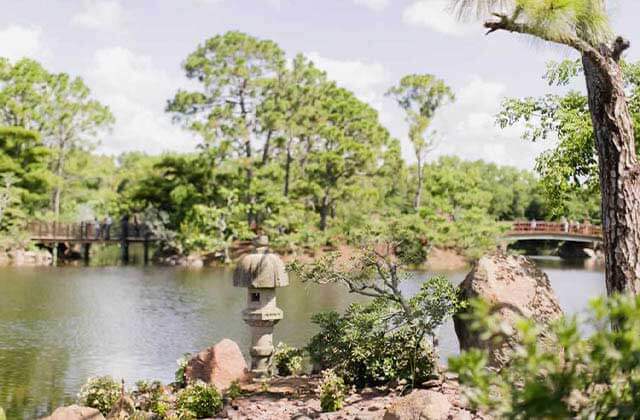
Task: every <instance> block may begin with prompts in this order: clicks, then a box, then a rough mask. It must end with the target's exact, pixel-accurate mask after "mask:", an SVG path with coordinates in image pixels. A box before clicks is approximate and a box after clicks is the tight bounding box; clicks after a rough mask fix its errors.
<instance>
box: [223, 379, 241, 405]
mask: <svg viewBox="0 0 640 420" xmlns="http://www.w3.org/2000/svg"><path fill="white" fill-rule="evenodd" d="M241 395H242V388H240V384H239V383H238V381H233V382H231V385H229V389H227V392H226V394H225V396H226V397H227V398H228V399H230V400H235V399H236V398H238V397H239V396H241Z"/></svg>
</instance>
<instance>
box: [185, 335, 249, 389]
mask: <svg viewBox="0 0 640 420" xmlns="http://www.w3.org/2000/svg"><path fill="white" fill-rule="evenodd" d="M248 374H249V371H248V368H247V362H246V361H245V360H244V356H242V352H241V351H240V347H238V345H237V344H236V343H235V342H234V341H232V340H229V339H226V338H225V339H224V340H222V341H220V342H219V343H218V344H216V345H215V346H213V347H210V348H208V349H206V350H203V351H201V352H200V353H198V354H197V355H196V356H194V357H193V358H192V359H191V360H189V362H188V363H187V367H186V369H185V377H186V379H187V381H188V382H190V381H195V380H198V379H199V380H201V381H203V382H206V383H209V384H212V385H214V386H215V387H216V388H217V389H218V390H219V391H224V390H226V389H228V388H229V386H230V385H231V383H232V382H234V381H239V382H242V381H245V380H246V379H247V378H248Z"/></svg>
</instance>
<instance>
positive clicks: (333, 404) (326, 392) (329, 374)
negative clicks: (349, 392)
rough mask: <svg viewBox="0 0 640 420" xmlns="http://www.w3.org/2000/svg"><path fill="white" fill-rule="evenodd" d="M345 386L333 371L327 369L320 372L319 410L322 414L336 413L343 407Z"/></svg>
mask: <svg viewBox="0 0 640 420" xmlns="http://www.w3.org/2000/svg"><path fill="white" fill-rule="evenodd" d="M345 390H346V389H345V385H344V381H343V380H342V378H340V377H339V376H338V375H336V373H335V371H333V370H331V369H329V370H325V371H323V372H322V380H321V381H320V384H319V386H318V392H319V393H320V408H321V409H322V411H323V412H325V413H326V412H332V411H338V410H340V409H341V408H342V406H343V405H344V398H345Z"/></svg>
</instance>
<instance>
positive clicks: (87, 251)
mask: <svg viewBox="0 0 640 420" xmlns="http://www.w3.org/2000/svg"><path fill="white" fill-rule="evenodd" d="M82 258H83V259H84V263H85V264H86V265H89V259H90V258H91V244H90V243H89V242H86V243H84V244H83V245H82Z"/></svg>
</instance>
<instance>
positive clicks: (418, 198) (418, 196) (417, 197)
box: [413, 156, 424, 210]
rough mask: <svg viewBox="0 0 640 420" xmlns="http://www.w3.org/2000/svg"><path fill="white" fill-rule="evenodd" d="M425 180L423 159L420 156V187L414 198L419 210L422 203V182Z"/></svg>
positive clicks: (415, 207)
mask: <svg viewBox="0 0 640 420" xmlns="http://www.w3.org/2000/svg"><path fill="white" fill-rule="evenodd" d="M423 182H424V179H423V173H422V159H421V158H420V156H418V189H417V190H416V195H415V197H414V199H413V208H414V209H415V210H418V209H419V208H420V205H421V204H422V183H423Z"/></svg>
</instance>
